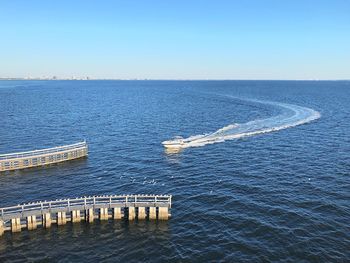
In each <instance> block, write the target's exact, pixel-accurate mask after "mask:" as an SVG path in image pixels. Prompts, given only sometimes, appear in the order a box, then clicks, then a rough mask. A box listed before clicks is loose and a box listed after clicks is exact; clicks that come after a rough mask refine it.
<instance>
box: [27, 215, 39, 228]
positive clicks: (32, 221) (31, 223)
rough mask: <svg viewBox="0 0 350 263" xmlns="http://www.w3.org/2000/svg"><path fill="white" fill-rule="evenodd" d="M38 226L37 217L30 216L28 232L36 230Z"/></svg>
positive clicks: (28, 218)
mask: <svg viewBox="0 0 350 263" xmlns="http://www.w3.org/2000/svg"><path fill="white" fill-rule="evenodd" d="M36 227H37V224H36V216H35V215H34V216H28V217H27V228H28V230H33V229H36Z"/></svg>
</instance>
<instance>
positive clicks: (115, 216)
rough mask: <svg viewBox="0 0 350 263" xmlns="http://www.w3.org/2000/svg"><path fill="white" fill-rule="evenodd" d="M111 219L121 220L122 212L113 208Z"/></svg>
mask: <svg viewBox="0 0 350 263" xmlns="http://www.w3.org/2000/svg"><path fill="white" fill-rule="evenodd" d="M113 219H122V211H121V208H120V207H114V208H113Z"/></svg>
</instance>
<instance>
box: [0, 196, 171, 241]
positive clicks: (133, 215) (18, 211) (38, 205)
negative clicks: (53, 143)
mask: <svg viewBox="0 0 350 263" xmlns="http://www.w3.org/2000/svg"><path fill="white" fill-rule="evenodd" d="M171 198H172V196H171V195H104V196H89V197H80V198H74V199H62V200H55V201H42V202H35V203H27V204H21V205H17V206H11V207H4V208H0V236H1V235H3V234H4V232H5V231H12V232H20V231H21V230H22V229H24V228H27V229H28V230H33V229H36V228H37V227H38V226H41V227H44V228H49V227H51V225H52V224H56V225H64V224H66V223H67V222H72V223H75V222H80V221H83V220H85V221H86V222H89V223H92V222H93V221H94V220H95V219H99V220H108V219H124V220H129V221H131V220H135V219H137V220H146V219H148V220H168V219H169V217H170V214H169V209H170V208H171Z"/></svg>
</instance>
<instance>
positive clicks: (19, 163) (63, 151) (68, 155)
mask: <svg viewBox="0 0 350 263" xmlns="http://www.w3.org/2000/svg"><path fill="white" fill-rule="evenodd" d="M87 155H88V146H87V143H86V142H85V141H84V142H79V143H75V144H70V145H65V146H58V147H54V148H49V149H43V150H35V151H28V152H20V153H10V154H1V155H0V172H2V171H11V170H17V169H24V168H29V167H36V166H42V165H47V164H52V163H59V162H64V161H68V160H73V159H77V158H81V157H85V156H87Z"/></svg>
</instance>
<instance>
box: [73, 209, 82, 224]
mask: <svg viewBox="0 0 350 263" xmlns="http://www.w3.org/2000/svg"><path fill="white" fill-rule="evenodd" d="M80 220H81V217H80V210H73V211H72V222H73V223H77V222H80Z"/></svg>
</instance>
